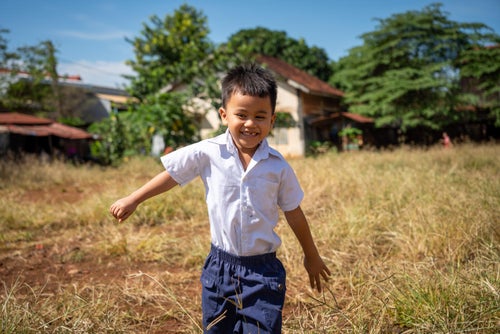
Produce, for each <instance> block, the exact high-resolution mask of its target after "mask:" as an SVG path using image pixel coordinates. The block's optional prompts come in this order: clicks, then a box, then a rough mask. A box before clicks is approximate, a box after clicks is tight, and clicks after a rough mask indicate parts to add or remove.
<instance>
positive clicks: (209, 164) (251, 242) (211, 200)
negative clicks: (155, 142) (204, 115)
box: [161, 131, 304, 256]
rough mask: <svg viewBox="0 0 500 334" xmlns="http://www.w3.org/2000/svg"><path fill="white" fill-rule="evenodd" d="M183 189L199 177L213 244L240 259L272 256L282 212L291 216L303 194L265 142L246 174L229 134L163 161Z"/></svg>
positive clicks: (175, 152)
mask: <svg viewBox="0 0 500 334" xmlns="http://www.w3.org/2000/svg"><path fill="white" fill-rule="evenodd" d="M161 161H162V164H163V166H164V167H165V169H166V170H167V172H168V173H169V174H170V175H171V176H172V177H173V179H174V180H175V181H176V182H177V183H179V184H180V185H181V186H183V185H185V184H187V183H188V182H190V181H191V180H193V179H194V178H196V177H198V176H199V177H201V179H202V180H203V183H204V185H205V200H206V203H207V209H208V217H209V220H210V233H211V241H212V243H213V244H214V245H215V246H217V247H219V248H221V249H223V250H224V251H226V252H228V253H231V254H234V255H237V256H251V255H259V254H265V253H270V252H274V251H276V250H277V249H278V247H279V246H280V245H281V239H280V238H279V237H278V235H277V234H276V232H275V231H274V228H275V227H276V225H277V223H278V219H279V212H278V208H280V209H281V210H283V211H291V210H293V209H295V208H297V207H298V206H299V205H300V202H301V201H302V199H303V196H304V193H303V191H302V189H301V187H300V185H299V182H298V180H297V177H296V175H295V173H294V171H293V169H292V168H291V166H290V165H289V164H288V162H286V160H285V159H284V158H283V157H282V155H281V154H280V153H279V152H277V151H276V150H274V149H272V148H270V147H269V145H268V143H267V140H264V141H262V142H261V144H260V145H259V147H258V148H257V151H256V152H255V154H254V156H253V158H252V160H251V162H250V163H249V165H248V167H247V169H246V170H244V168H243V165H242V163H241V161H240V159H239V156H238V151H237V148H236V146H235V145H234V143H233V140H232V138H231V135H230V133H229V131H226V133H225V134H222V135H219V136H217V137H214V138H210V139H205V140H202V141H200V142H198V143H195V144H192V145H189V146H186V147H183V148H180V149H178V150H176V151H174V152H172V153H169V154H167V155H165V156H163V157H162V158H161Z"/></svg>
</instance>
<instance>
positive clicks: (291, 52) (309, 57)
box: [221, 27, 332, 81]
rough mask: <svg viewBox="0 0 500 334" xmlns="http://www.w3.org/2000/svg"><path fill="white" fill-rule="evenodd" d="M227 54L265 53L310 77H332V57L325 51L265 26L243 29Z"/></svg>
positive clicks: (233, 39) (232, 40) (229, 42)
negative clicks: (329, 57)
mask: <svg viewBox="0 0 500 334" xmlns="http://www.w3.org/2000/svg"><path fill="white" fill-rule="evenodd" d="M221 47H222V48H225V49H226V52H228V53H232V54H239V55H243V56H244V57H247V56H248V55H250V56H251V55H255V54H264V55H267V56H272V57H276V58H280V59H282V60H283V61H286V62H287V63H289V64H291V65H293V66H295V67H297V68H300V69H302V70H304V71H306V72H308V73H309V74H311V75H313V76H315V77H317V78H320V79H321V80H324V81H328V79H329V77H330V76H331V74H332V70H331V67H330V65H329V59H328V55H327V54H326V52H325V50H323V49H322V48H319V47H316V46H313V47H309V46H308V45H307V43H306V42H305V40H304V39H298V40H297V39H294V38H291V37H289V36H288V35H287V33H286V32H284V31H274V30H269V29H267V28H263V27H257V28H254V29H242V30H240V31H238V32H237V33H235V34H233V35H232V36H230V37H229V40H228V42H227V43H226V44H224V45H222V46H221Z"/></svg>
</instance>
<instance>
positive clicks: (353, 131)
mask: <svg viewBox="0 0 500 334" xmlns="http://www.w3.org/2000/svg"><path fill="white" fill-rule="evenodd" d="M362 134H363V130H361V129H358V128H353V127H350V126H348V127H345V128H343V129H342V130H340V131H339V136H341V137H342V136H346V137H348V138H349V139H354V138H356V137H357V136H360V135H362Z"/></svg>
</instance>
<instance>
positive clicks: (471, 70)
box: [459, 37, 500, 127]
mask: <svg viewBox="0 0 500 334" xmlns="http://www.w3.org/2000/svg"><path fill="white" fill-rule="evenodd" d="M492 40H494V38H493V37H492ZM459 68H460V74H461V77H462V78H463V79H464V80H466V82H467V80H470V84H472V85H474V87H466V89H470V90H469V91H466V92H465V93H466V95H464V96H463V98H464V104H466V105H473V106H477V107H479V108H487V109H489V110H490V111H491V113H490V117H491V118H492V119H495V120H496V123H495V125H496V126H498V127H500V40H499V39H498V38H497V42H496V44H495V45H494V46H486V47H485V46H483V45H474V46H472V47H470V48H469V49H467V50H465V51H463V52H462V54H461V57H460V58H459ZM467 93H468V94H467Z"/></svg>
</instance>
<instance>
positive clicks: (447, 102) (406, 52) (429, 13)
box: [330, 4, 498, 131]
mask: <svg viewBox="0 0 500 334" xmlns="http://www.w3.org/2000/svg"><path fill="white" fill-rule="evenodd" d="M378 21H379V26H378V29H377V30H375V31H373V32H369V33H365V34H364V35H362V39H363V41H364V44H363V45H361V46H358V47H354V48H352V49H351V50H350V51H349V55H348V56H346V57H344V58H342V59H340V60H339V62H338V63H336V64H335V65H334V66H335V69H336V73H335V74H334V76H333V78H332V79H331V80H330V83H332V84H339V83H342V85H341V87H342V88H344V90H345V91H346V102H348V103H349V104H350V105H351V110H352V111H353V112H357V113H360V114H363V115H367V116H370V117H373V118H375V119H376V125H378V126H381V125H387V124H391V125H396V126H400V127H401V128H402V130H403V131H405V130H406V129H408V128H414V127H417V126H424V127H428V128H432V129H440V128H442V127H444V126H446V125H448V124H450V123H453V122H454V121H457V120H459V119H460V118H461V117H471V116H472V115H467V114H466V113H458V112H457V111H456V110H457V106H459V105H460V101H461V97H460V72H459V67H458V66H457V60H458V59H459V58H460V55H461V53H462V52H463V51H465V50H468V49H469V48H470V47H471V46H472V45H477V43H483V44H484V43H486V42H487V41H492V40H493V39H494V38H496V37H495V35H492V34H486V33H484V31H485V30H488V27H487V26H485V25H483V24H479V23H457V22H454V21H450V20H449V19H448V18H447V13H443V12H441V5H440V4H432V5H429V6H427V7H425V8H424V9H423V10H422V11H408V12H406V13H402V14H395V15H393V16H391V17H389V18H387V19H379V20H378ZM489 60H490V61H489V63H488V64H490V63H491V61H493V59H489ZM491 65H492V66H494V67H497V66H498V65H493V64H491Z"/></svg>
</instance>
